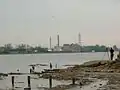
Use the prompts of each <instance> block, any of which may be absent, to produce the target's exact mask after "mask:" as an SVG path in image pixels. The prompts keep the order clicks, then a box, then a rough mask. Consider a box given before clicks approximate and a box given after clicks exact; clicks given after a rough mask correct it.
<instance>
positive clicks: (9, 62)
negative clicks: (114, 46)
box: [0, 52, 108, 72]
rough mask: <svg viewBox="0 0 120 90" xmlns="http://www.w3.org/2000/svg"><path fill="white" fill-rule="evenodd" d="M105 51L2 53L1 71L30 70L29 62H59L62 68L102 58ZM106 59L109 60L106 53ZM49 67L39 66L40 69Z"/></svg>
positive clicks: (0, 59) (0, 57)
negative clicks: (66, 65)
mask: <svg viewBox="0 0 120 90" xmlns="http://www.w3.org/2000/svg"><path fill="white" fill-rule="evenodd" d="M104 54H105V53H104V52H102V53H101V52H100V53H82V54H81V53H64V54H62V53H61V54H24V55H23V54H21V55H1V56H0V72H16V70H17V69H20V72H29V68H30V67H29V66H28V65H29V64H37V63H38V64H39V63H43V64H49V63H50V62H52V64H53V67H54V66H55V64H58V68H62V67H63V66H62V65H65V64H82V63H84V62H87V61H90V60H102V58H103V56H104ZM103 59H104V60H106V59H107V60H108V55H107V53H106V55H105V57H104V58H103ZM43 68H48V67H37V68H36V70H37V71H39V70H41V69H43Z"/></svg>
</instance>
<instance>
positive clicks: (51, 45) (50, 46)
mask: <svg viewBox="0 0 120 90" xmlns="http://www.w3.org/2000/svg"><path fill="white" fill-rule="evenodd" d="M51 48H52V45H51V37H50V49H51Z"/></svg>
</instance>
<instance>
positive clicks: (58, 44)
mask: <svg viewBox="0 0 120 90" xmlns="http://www.w3.org/2000/svg"><path fill="white" fill-rule="evenodd" d="M57 42H58V43H57V46H58V47H59V46H60V40H59V35H57Z"/></svg>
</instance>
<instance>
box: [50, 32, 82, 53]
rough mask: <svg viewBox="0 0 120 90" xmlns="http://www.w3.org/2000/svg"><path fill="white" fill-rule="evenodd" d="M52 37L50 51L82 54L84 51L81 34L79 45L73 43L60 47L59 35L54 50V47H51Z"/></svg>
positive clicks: (79, 35)
mask: <svg viewBox="0 0 120 90" xmlns="http://www.w3.org/2000/svg"><path fill="white" fill-rule="evenodd" d="M51 41H52V39H51V37H50V39H49V44H50V48H49V51H55V52H56V51H57V52H60V51H71V52H80V51H81V50H82V49H81V46H82V45H81V34H80V33H79V34H78V42H77V43H72V44H63V46H60V36H59V35H57V44H56V46H54V48H52V45H51Z"/></svg>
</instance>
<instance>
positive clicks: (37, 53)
mask: <svg viewBox="0 0 120 90" xmlns="http://www.w3.org/2000/svg"><path fill="white" fill-rule="evenodd" d="M67 53H100V52H41V53H1V54H0V55H22V54H23V55H24V54H67Z"/></svg>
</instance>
